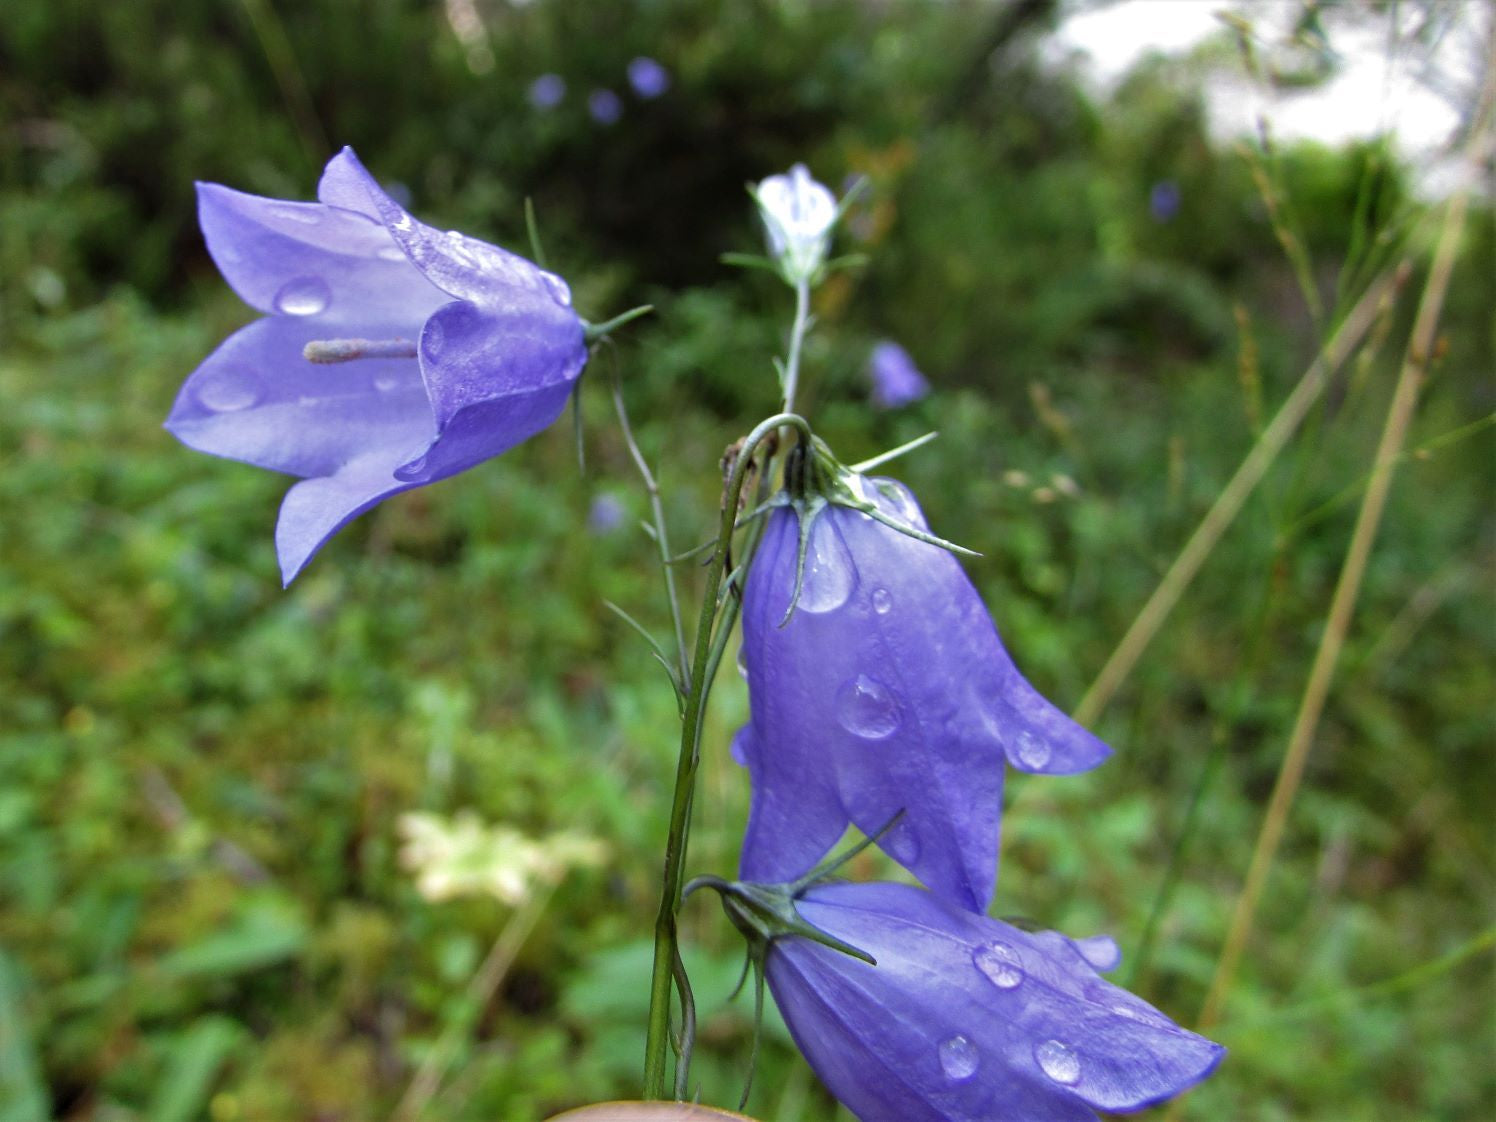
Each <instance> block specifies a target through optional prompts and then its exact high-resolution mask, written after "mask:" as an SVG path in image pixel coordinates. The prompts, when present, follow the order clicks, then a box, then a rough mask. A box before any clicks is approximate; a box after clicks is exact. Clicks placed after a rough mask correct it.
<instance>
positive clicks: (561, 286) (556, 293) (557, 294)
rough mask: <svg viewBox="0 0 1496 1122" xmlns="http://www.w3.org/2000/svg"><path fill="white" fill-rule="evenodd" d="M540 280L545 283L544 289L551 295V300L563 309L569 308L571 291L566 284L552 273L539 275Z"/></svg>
mask: <svg viewBox="0 0 1496 1122" xmlns="http://www.w3.org/2000/svg"><path fill="white" fill-rule="evenodd" d="M540 279H541V280H543V281H544V282H545V287H546V288H547V290H549V292H550V294H551V299H553V300H554V301H556V303H558V304H560V305H561V306H562V307H563V308H569V307H571V289H570V288H569V287H568V286H567V284H566V282H565V281H564V280H562V279H561V278H560V277H558V276H556V275H554V274H552V273H541V274H540Z"/></svg>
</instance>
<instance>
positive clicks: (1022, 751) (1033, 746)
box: [1018, 732, 1051, 769]
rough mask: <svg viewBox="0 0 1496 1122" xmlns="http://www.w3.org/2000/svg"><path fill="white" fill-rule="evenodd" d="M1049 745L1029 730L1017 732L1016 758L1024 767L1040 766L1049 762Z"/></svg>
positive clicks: (1036, 767)
mask: <svg viewBox="0 0 1496 1122" xmlns="http://www.w3.org/2000/svg"><path fill="white" fill-rule="evenodd" d="M1050 755H1051V752H1050V749H1049V745H1048V744H1046V743H1045V742H1044V741H1042V740H1040V739H1039V738H1038V737H1037V736H1035V735H1034V734H1033V733H1031V732H1021V733H1019V734H1018V759H1019V761H1020V762H1021V763H1022V764H1023V766H1024V767H1031V768H1035V769H1038V768H1041V767H1043V766H1044V765H1045V764H1047V763H1049V757H1050Z"/></svg>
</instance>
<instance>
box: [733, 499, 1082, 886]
mask: <svg viewBox="0 0 1496 1122" xmlns="http://www.w3.org/2000/svg"><path fill="white" fill-rule="evenodd" d="M864 491H865V493H866V494H867V495H868V497H869V498H870V499H872V500H874V501H876V502H877V503H878V504H879V506H880V509H882V510H883V512H884V513H886V514H887V515H888V516H889V517H891V518H895V519H899V520H902V521H904V522H905V523H907V524H909V525H912V526H914V527H916V528H919V529H923V528H924V517H923V515H922V514H921V513H920V511H919V508H918V504H916V503H915V502H914V499H913V497H912V496H911V495H910V494H909V493H908V491H907V490H906V489H905V488H903V487H902V486H900V485H898V484H894V483H891V482H881V481H876V480H868V481H865V484H864ZM797 543H798V516H797V515H796V514H795V513H794V512H793V510H792V509H790V508H783V509H781V510H778V511H776V512H775V513H774V514H773V515H771V516H770V522H769V525H768V528H767V529H766V531H765V534H764V539H763V542H762V544H761V545H760V548H759V553H758V555H757V557H756V558H755V559H754V562H753V567H752V569H751V570H750V572H749V576H748V582H747V588H746V590H745V593H744V609H743V652H744V659H745V662H746V664H747V667H748V684H749V692H750V700H751V706H750V711H751V714H752V724H753V729H754V740H755V743H756V744H757V745H758V746H760V750H759V751H757V752H756V753H754V756H753V758H754V759H756V760H758V761H759V762H758V763H757V764H756V765H755V766H753V767H752V774H753V782H754V788H755V795H754V799H755V808H757V806H758V804H759V803H760V802H762V803H763V805H765V806H766V807H767V806H772V807H775V808H784V809H783V810H778V811H776V814H775V816H774V817H773V819H772V821H773V823H774V828H773V830H772V831H771V830H769V829H768V827H767V826H765V827H764V828H763V829H760V830H757V831H755V832H754V833H753V834H752V835H751V836H750V839H749V841H750V843H752V845H758V846H762V847H765V848H766V849H767V850H769V852H756V851H752V849H751V847H750V851H749V852H747V853H745V857H744V861H745V868H748V867H752V868H755V869H773V870H775V871H776V873H784V874H785V875H784V877H783V879H793V877H794V876H796V875H798V874H800V873H803V872H805V871H806V870H807V869H808V868H809V867H810V865H812V864H814V861H815V859H817V858H818V857H819V856H820V855H821V854H819V853H813V854H810V859H809V860H806V859H805V855H806V854H809V853H810V851H811V850H812V849H813V843H814V844H818V843H819V841H820V840H821V838H822V837H823V836H824V835H825V834H826V833H829V832H830V828H829V827H826V828H824V829H823V828H822V825H821V823H822V819H823V818H824V816H825V814H826V810H825V807H824V805H823V803H824V801H825V800H824V799H818V800H817V801H816V803H815V805H814V806H813V807H807V809H806V812H805V813H803V814H802V815H800V816H799V817H798V820H797V819H796V818H795V816H794V815H793V808H794V806H795V802H796V798H797V797H798V789H799V788H800V787H801V786H803V785H804V784H806V783H807V782H808V779H807V777H812V778H813V780H814V782H816V783H818V784H822V785H825V786H829V787H831V788H834V790H835V792H836V794H837V797H838V798H839V800H840V803H841V806H842V808H843V810H844V812H845V814H846V816H847V817H850V819H851V820H852V822H854V823H855V824H856V825H857V827H858V828H859V829H861V830H863V831H864V832H866V833H873V832H875V831H877V830H880V829H882V828H883V827H884V826H885V825H887V823H888V822H889V821H890V820H891V819H892V818H893V817H894V815H895V814H897V813H898V812H899V811H900V810H902V811H904V817H903V819H902V820H901V821H900V822H899V823H898V824H897V825H896V826H895V827H894V829H893V830H892V831H891V832H890V833H889V834H888V835H886V836H885V837H884V838H883V839H882V840H881V841H880V843H879V844H880V845H881V846H882V848H883V849H884V850H885V851H887V852H888V853H889V854H890V855H891V856H892V857H893V858H894V859H895V860H896V861H898V862H899V863H900V864H902V865H903V866H904V867H905V868H907V869H909V870H910V871H911V872H913V873H914V874H915V875H916V876H917V877H919V879H920V880H921V881H922V882H923V883H924V884H926V885H927V886H929V887H930V888H931V889H932V890H934V891H935V892H937V893H939V894H940V895H941V896H942V897H943V898H945V899H949V900H952V901H955V902H957V903H959V904H961V906H963V907H967V908H970V909H972V910H973V911H985V910H986V906H987V903H988V901H990V899H991V896H992V886H993V882H994V880H995V878H996V873H997V850H998V832H999V825H1000V816H1001V805H1002V786H1003V762H1004V759H1005V757H1006V758H1008V759H1011V760H1012V761H1013V762H1015V763H1016V764H1018V765H1019V766H1021V767H1023V768H1024V769H1025V770H1037V771H1056V772H1063V771H1074V770H1080V769H1082V768H1084V767H1088V766H1093V765H1094V764H1095V763H1098V762H1100V760H1101V759H1104V758H1105V756H1106V755H1107V754H1108V751H1109V750H1108V749H1107V748H1106V746H1105V745H1104V744H1102V743H1101V742H1100V741H1099V740H1097V739H1096V738H1095V737H1093V736H1091V734H1090V733H1088V732H1086V731H1085V730H1084V729H1081V728H1080V727H1079V726H1077V725H1075V724H1074V723H1073V722H1071V721H1070V719H1069V718H1068V717H1065V716H1064V714H1062V713H1060V712H1059V710H1057V709H1055V708H1054V707H1053V706H1051V705H1049V703H1048V702H1046V701H1044V699H1043V698H1042V697H1040V696H1039V695H1038V693H1037V692H1036V691H1034V689H1033V687H1031V686H1030V685H1029V684H1028V683H1027V682H1026V681H1025V680H1024V679H1023V677H1022V676H1021V675H1020V674H1019V673H1018V671H1017V669H1016V668H1015V667H1014V666H1013V663H1012V660H1011V659H1009V657H1008V655H1007V652H1006V651H1005V650H1004V649H1003V645H1002V642H1001V641H1000V640H999V638H998V635H997V631H996V629H995V628H994V627H993V625H992V621H991V618H990V617H989V616H988V614H987V611H986V609H985V608H984V607H983V605H982V603H981V600H980V598H979V597H978V596H977V594H976V590H975V589H974V588H973V587H972V585H971V582H970V581H969V580H968V579H967V577H966V575H965V573H964V572H963V571H962V569H961V566H960V565H959V563H958V562H957V561H956V559H955V558H954V557H953V556H952V555H951V554H950V553H949V552H948V551H946V550H943V549H941V548H939V547H938V546H933V545H929V544H926V543H923V542H919V541H916V540H914V539H913V538H910V537H909V536H907V535H905V534H901V533H899V532H898V531H896V530H894V529H892V528H890V527H888V526H886V525H884V524H882V523H879V522H877V521H875V520H874V519H872V518H871V517H869V516H867V515H865V514H862V513H860V512H858V511H855V510H852V509H850V508H847V507H838V506H833V507H831V508H829V509H828V510H826V511H825V512H824V513H823V514H821V515H820V516H819V517H818V518H817V519H816V521H815V522H814V524H813V525H812V528H811V534H810V542H809V548H808V550H807V555H806V561H805V573H804V583H803V586H802V588H801V592H800V598H799V601H798V603H797V606H796V608H795V611H794V613H793V615H791V616H790V618H789V621H788V622H787V623H784V624H783V626H781V621H782V620H783V619H784V616H785V613H786V612H787V610H788V608H789V604H790V597H791V593H792V591H793V588H794V583H795V564H796V551H797ZM755 813H757V810H755ZM766 821H767V819H766ZM812 839H813V840H812ZM802 863H803V865H802ZM796 866H802V867H796ZM754 875H756V874H754Z"/></svg>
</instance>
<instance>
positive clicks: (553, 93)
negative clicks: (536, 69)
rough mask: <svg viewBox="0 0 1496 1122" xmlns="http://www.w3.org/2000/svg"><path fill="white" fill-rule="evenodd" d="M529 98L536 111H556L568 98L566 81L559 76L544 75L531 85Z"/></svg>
mask: <svg viewBox="0 0 1496 1122" xmlns="http://www.w3.org/2000/svg"><path fill="white" fill-rule="evenodd" d="M527 96H528V97H529V99H530V104H531V105H533V106H535V108H536V109H554V108H556V106H558V105H560V104H561V102H562V100H563V99H564V98H565V97H566V79H565V78H563V77H561V75H559V74H542V75H541V76H540V77H539V78H536V79H535V81H533V82H531V83H530V89H529V93H528V94H527Z"/></svg>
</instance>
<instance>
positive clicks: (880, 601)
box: [873, 588, 893, 616]
mask: <svg viewBox="0 0 1496 1122" xmlns="http://www.w3.org/2000/svg"><path fill="white" fill-rule="evenodd" d="M892 608H893V594H892V593H891V592H889V591H888V589H886V588H875V589H873V611H875V612H877V613H878V614H879V615H880V616H886V615H887V614H888V613H889V612H890V611H891V610H892Z"/></svg>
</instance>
